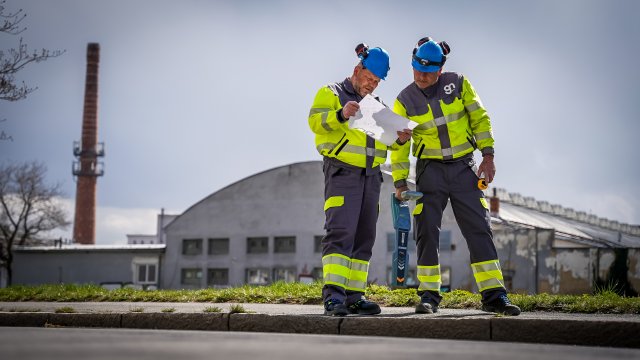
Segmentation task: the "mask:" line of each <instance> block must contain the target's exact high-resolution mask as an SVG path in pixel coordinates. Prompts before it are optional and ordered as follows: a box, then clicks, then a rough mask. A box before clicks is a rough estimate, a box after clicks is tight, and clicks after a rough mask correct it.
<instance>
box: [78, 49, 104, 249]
mask: <svg viewBox="0 0 640 360" xmlns="http://www.w3.org/2000/svg"><path fill="white" fill-rule="evenodd" d="M99 62H100V44H97V43H90V44H89V45H88V46H87V75H86V79H85V90H84V112H83V116H82V142H81V143H80V144H79V143H78V142H75V143H74V149H73V154H74V155H75V157H76V161H74V163H73V175H75V176H76V177H77V187H76V214H75V221H74V224H73V238H74V240H75V242H77V243H80V244H95V243H96V229H95V223H96V179H97V177H98V176H102V175H103V173H104V172H103V168H102V163H100V162H98V157H102V156H104V146H103V144H102V143H98V64H99Z"/></svg>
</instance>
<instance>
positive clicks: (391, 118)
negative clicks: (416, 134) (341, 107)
mask: <svg viewBox="0 0 640 360" xmlns="http://www.w3.org/2000/svg"><path fill="white" fill-rule="evenodd" d="M348 123H349V127H350V128H352V129H358V130H360V131H362V132H364V133H365V134H367V135H369V136H371V137H372V138H374V139H376V140H378V141H380V142H381V143H383V144H385V145H387V146H389V145H391V144H393V143H394V142H395V141H396V139H397V138H398V134H397V132H398V131H402V130H404V129H411V130H413V128H415V127H416V126H418V123H417V122H415V121H411V120H409V119H407V118H404V117H402V116H400V115H397V114H396V113H394V112H393V111H391V109H389V108H387V107H386V106H384V105H382V104H381V103H379V102H378V101H377V100H376V99H375V98H374V97H373V96H371V95H367V96H365V97H364V98H363V99H362V100H360V110H358V112H357V113H356V114H355V115H354V116H352V117H350V118H349V122H348Z"/></svg>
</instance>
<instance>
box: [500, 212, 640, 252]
mask: <svg viewBox="0 0 640 360" xmlns="http://www.w3.org/2000/svg"><path fill="white" fill-rule="evenodd" d="M499 218H500V219H502V220H505V221H507V222H514V223H518V224H524V225H529V226H533V227H538V228H544V229H554V230H555V231H556V237H558V238H561V239H563V240H571V241H576V242H579V243H581V244H589V245H592V246H595V247H607V248H609V247H625V248H640V237H638V236H634V235H631V234H626V233H623V232H620V231H614V230H610V229H605V228H602V227H600V226H597V225H593V224H589V223H585V222H581V221H578V220H574V219H568V218H565V217H562V216H559V215H555V214H553V213H549V212H543V211H540V210H536V209H531V208H529V207H526V206H521V205H515V204H511V203H509V202H506V201H501V202H500V211H499Z"/></svg>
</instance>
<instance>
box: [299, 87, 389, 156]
mask: <svg viewBox="0 0 640 360" xmlns="http://www.w3.org/2000/svg"><path fill="white" fill-rule="evenodd" d="M372 95H373V94H372ZM373 96H374V97H375V98H376V100H378V101H380V99H379V98H378V97H376V96H375V95H373ZM360 100H362V97H361V96H360V95H358V94H357V93H356V91H355V90H354V89H353V85H352V84H351V81H350V80H349V79H345V80H344V81H343V82H341V83H335V84H330V85H327V86H325V87H322V88H321V89H320V90H318V93H317V94H316V97H315V99H314V100H313V105H311V110H310V111H309V127H310V128H311V130H312V131H313V132H314V133H315V134H316V149H317V150H318V152H319V153H320V154H321V155H323V156H326V157H330V158H336V159H338V160H340V161H342V162H345V163H347V164H350V165H353V166H357V167H361V168H366V166H367V165H366V158H367V155H369V156H373V157H374V158H373V164H372V168H375V167H377V166H379V165H380V164H383V163H384V162H385V161H386V160H387V150H395V149H398V148H399V145H398V144H395V143H394V144H393V145H392V146H390V147H387V146H386V145H385V144H383V143H381V142H379V141H377V140H376V141H375V142H373V143H374V144H375V145H374V146H375V147H367V135H365V134H364V133H363V132H361V131H359V130H352V129H350V128H349V125H348V124H347V122H346V121H345V122H340V117H339V116H338V112H339V111H341V110H342V107H343V106H344V105H345V104H346V103H347V102H349V101H356V102H359V101H360ZM345 120H346V119H345ZM372 140H373V139H372ZM370 143H372V142H371V141H370Z"/></svg>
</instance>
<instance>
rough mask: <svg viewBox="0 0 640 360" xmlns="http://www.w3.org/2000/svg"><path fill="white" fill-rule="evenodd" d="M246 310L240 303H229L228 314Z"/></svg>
mask: <svg viewBox="0 0 640 360" xmlns="http://www.w3.org/2000/svg"><path fill="white" fill-rule="evenodd" d="M246 312H247V310H245V308H244V306H242V305H240V304H233V305H229V314H241V313H246Z"/></svg>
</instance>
